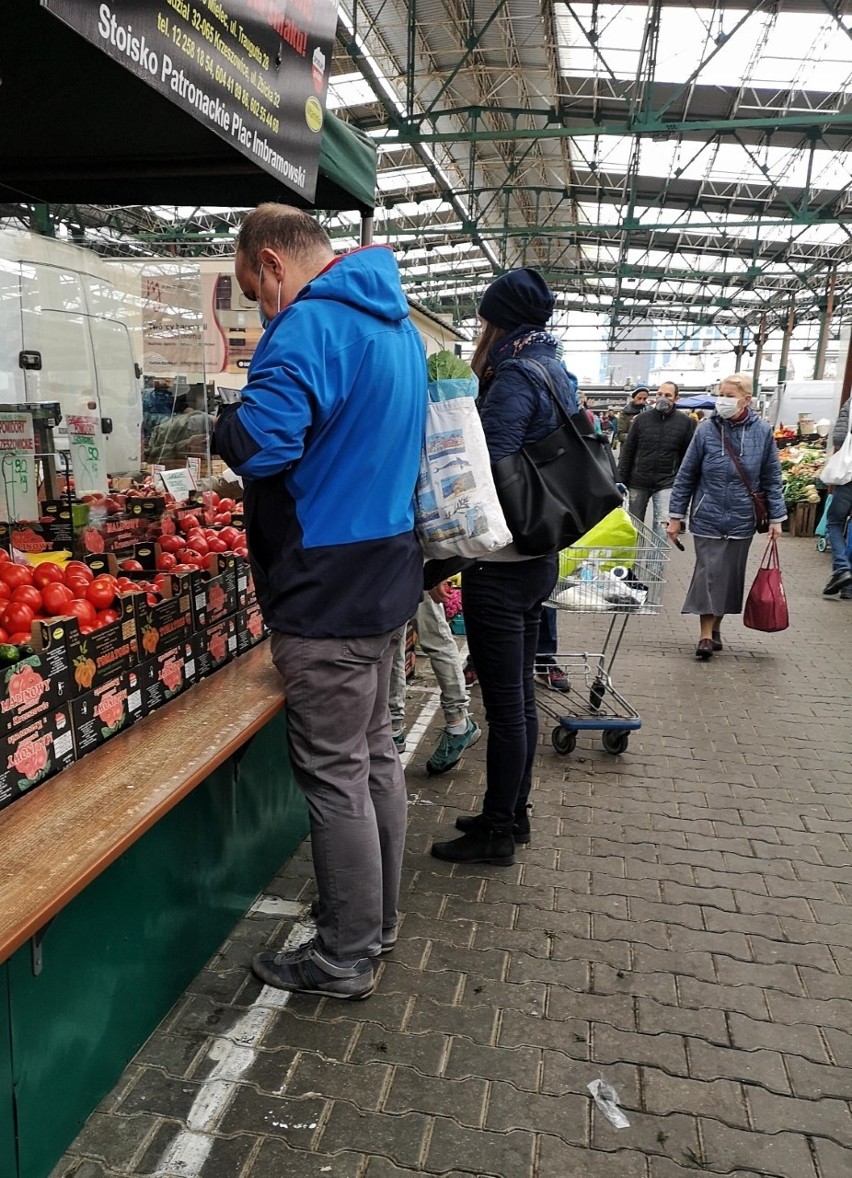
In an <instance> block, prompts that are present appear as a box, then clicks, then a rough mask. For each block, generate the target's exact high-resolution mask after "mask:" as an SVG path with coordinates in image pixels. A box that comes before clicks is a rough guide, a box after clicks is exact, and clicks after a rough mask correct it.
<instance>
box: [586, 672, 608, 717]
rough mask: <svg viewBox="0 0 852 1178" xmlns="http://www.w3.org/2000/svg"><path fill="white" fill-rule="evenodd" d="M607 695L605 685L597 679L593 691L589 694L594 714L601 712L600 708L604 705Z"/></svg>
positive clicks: (590, 705)
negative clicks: (604, 698)
mask: <svg viewBox="0 0 852 1178" xmlns="http://www.w3.org/2000/svg"><path fill="white" fill-rule="evenodd" d="M605 694H606V687H605V685H604V684H603V683H601V681H600V679H596V680H595V681H594V683H593V684H592V690H591V691H590V692H589V707H590V708H591V709H592V711H593V712H597V711H600V706H601V704H602V703H603V697H604V695H605Z"/></svg>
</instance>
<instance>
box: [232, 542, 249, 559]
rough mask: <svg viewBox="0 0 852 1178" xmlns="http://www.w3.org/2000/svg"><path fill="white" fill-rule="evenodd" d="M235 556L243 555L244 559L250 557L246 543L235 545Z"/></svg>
mask: <svg viewBox="0 0 852 1178" xmlns="http://www.w3.org/2000/svg"><path fill="white" fill-rule="evenodd" d="M234 556H241V557H242V558H243V560H247V559H248V548H246V546H245V545H244V544H235V545H234Z"/></svg>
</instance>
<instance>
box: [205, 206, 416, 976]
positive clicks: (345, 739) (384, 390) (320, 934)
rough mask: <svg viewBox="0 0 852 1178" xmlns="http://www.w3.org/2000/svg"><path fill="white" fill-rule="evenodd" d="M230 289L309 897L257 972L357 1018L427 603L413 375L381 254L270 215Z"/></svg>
mask: <svg viewBox="0 0 852 1178" xmlns="http://www.w3.org/2000/svg"><path fill="white" fill-rule="evenodd" d="M235 271H236V277H237V281H238V282H239V284H240V287H241V289H242V291H243V294H244V295H245V296H246V298H248V299H251V300H252V301H256V302H257V305H258V312H259V314H260V317H261V322H262V323H263V324H264V326H265V328H266V330H265V332H264V334H263V336H262V338H261V340H260V342H259V344H258V346H257V350H256V351H255V354H254V358H253V359H252V362H251V367H250V368H249V379H248V383H247V385H246V387H245V389H244V390H243V396H242V402H241V403H240V404H239V405H238V406H229V407H226V408H225V409H224V410H223V411H222V413H221V414H220V417H219V419H218V422H217V425H216V433H215V446H216V449H217V451H218V453H219V454H221V456H222V457H223V458H224V459H225V461H226V462H227V463H228V464H229V466H231V467H232V468H233V469H234V470H235V471H236V472H237V474H239V475H241V476H242V478H243V480H244V482H245V510H246V527H247V532H248V545H249V551H250V554H251V561H252V567H253V570H254V575H255V583H256V585H257V594H258V599H259V601H260V605H261V608H262V610H263V614H264V618H265V619H266V623H267V625H268V626H269V628H270V629H271V631H272V658H273V661H274V663H275V665H276V667H277V668H278V670H279V671H280V672H281V674H282V676H283V679H284V690H285V691H286V695H287V730H288V741H289V747H290V759H291V762H292V766H293V772H294V775H295V777H296V781H297V782H298V784H299V786H300V788H301V789H302V791H303V792H304V794H305V796H306V798H307V802H308V809H309V812H310V821H311V842H312V852H313V860H314V870H315V872H316V879H317V888H318V892H319V896H318V903H317V905H316V914H317V931H316V937H315V938H314V940H312V941H311V942H309V944H308V945H306V946H303V947H302V948H300V949H297V950H293V951H290V952H279V953H276V952H266V953H259V954H258V955H257V956H256V957H255V959H254V962H253V969H254V971H255V973H256V974H257V975H258V976H259V977H260V978H261V979H262V980H263V981H264V982H267V983H268V984H270V985H273V986H278V987H280V988H281V989H284V990H294V991H298V992H302V993H311V994H324V995H326V996H328V997H332V998H366V997H368V996H369V995H370V994H371V993H372V990H373V958H374V957H376V956H378V954H379V953H383V952H388V951H390V949H392V948H393V945H394V943H395V941H396V925H397V920H398V913H397V901H398V897H399V881H400V870H401V863H402V852H403V844H404V837H405V823H406V794H405V780H404V777H403V772H402V767H401V765H400V761H399V756H398V754H397V751H396V749H395V748H394V744H393V740H392V738H391V727H390V714H389V711H388V682H389V677H390V669H391V662H392V659H393V652H394V648H395V646H396V644H397V643H398V641H399V635H400V631H401V628H402V627H403V626H404V625H405V624H406V622H407V621H408V619H409V618H410V617H412V616H413V614H414V613H415V611H416V609H417V605H418V602H419V601H420V597H421V594H422V592H423V558H422V555H421V550H420V545H419V543H418V541H417V539H416V537H415V534H414V531H413V527H414V517H413V497H414V486H415V483H416V481H417V473H418V468H419V461H420V447H421V443H422V439H423V430H424V419H425V407H426V362H425V356H424V352H423V345H422V343H421V341H420V337H419V335H418V334H417V331H416V330H415V328H414V326H413V324H412V323H411V320H410V318H409V314H408V304H407V302H406V300H405V296H404V295H403V292H402V287H401V285H400V280H399V271H398V269H397V266H396V262H395V261H394V258H393V255H392V253H391V252H390V251H389V250H388V249H386V248H384V247H379V246H377V247H371V248H367V249H361V250H355V251H354V252H353V253H351V254H346V255H343V256H342V257H335V256H334V253H333V251H332V248H331V243H330V241H329V239H328V236H327V235H326V233H325V231H324V230H323V229H322V227H321V226H320V225H319V223H318V222H317V221H315V220H314V218H312V217H310V216H308V215H307V214H306V213H303V212H301V211H299V210H297V209H294V208H290V207H288V206H286V205H277V204H266V205H260V206H259V207H258V208H257V209H255V210H254V211H253V212H252V213H250V214H249V215H248V216H247V217H246V219H245V221H244V222H243V225H242V228H241V230H240V235H239V238H238V240H237V255H236V262H235Z"/></svg>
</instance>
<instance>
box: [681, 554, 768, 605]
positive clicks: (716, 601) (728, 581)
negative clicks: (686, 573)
mask: <svg viewBox="0 0 852 1178" xmlns="http://www.w3.org/2000/svg"><path fill="white" fill-rule="evenodd" d="M692 539H693V542H694V544H695V568H694V569H693V570H692V580H691V581H690V584H689V589H688V590H687V594H686V601H684V603H683V609H682V610H681V611H680V612H681V613H682V614H716V616H717V617H721V616H722V615H723V614H738V613H741V612H742V608H743V592H744V590H745V574H746V563H747V561H748V550H749V548H751V541H752V537H751V536H749V537H748V538H747V539H744V540H716V539H714V538H713V537H712V536H693V537H692Z"/></svg>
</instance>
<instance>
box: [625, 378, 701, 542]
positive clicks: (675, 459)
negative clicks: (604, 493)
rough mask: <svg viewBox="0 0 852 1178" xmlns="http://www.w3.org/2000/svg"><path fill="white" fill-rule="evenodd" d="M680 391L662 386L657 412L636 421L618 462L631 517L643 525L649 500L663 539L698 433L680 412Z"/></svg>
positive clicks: (667, 383)
mask: <svg viewBox="0 0 852 1178" xmlns="http://www.w3.org/2000/svg"><path fill="white" fill-rule="evenodd" d="M678 391H679V390H678V387H677V385H676V384H675V383H674V381H673V380H667V381H665V382H664V383H663V384H661V385H660V387H659V389H658V390H657V400H656V404H655V405H654V411H653V412H651V413H643V414H642V415H641V416H640V417H637V418H636V419H635V421H634V422H633V426H632V427H631V429H630V432H629V433H628V435H627V438H626V440H625V442H624V445H623V446H622V447H621V454H620V456H619V459H618V477H619V478H620V479H621V481H622V482H623V483H624V485H625V486H626V487H627V488H628V490H629V491H630V511H631V513H632V514H633V515H635V516H636V518H637V519H640V520H642V521H643V522H644V520H645V513H646V512H647V510H648V500H649V499H650V500H651V501H652V503H653V509H654V516H653V519H654V522H653V528H654V531H655V532H656V533H657V535H658V536H660V537H661V538H662V539H665V536H666V523H667V522H668V518H669V498H670V496H671V489H672V487H673V486H674V481H675V475H676V474H677V472H678V467H679V466H680V464H681V462H683V457H684V455H685V454H686V452H687V450H688V449H689V443H690V442H691V441H692V435H693V434H694V433H695V422H694V421H693V420H692V418H691V417H690V416H689V414H687V413H678V411H677V408H676V406H677V398H678Z"/></svg>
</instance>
